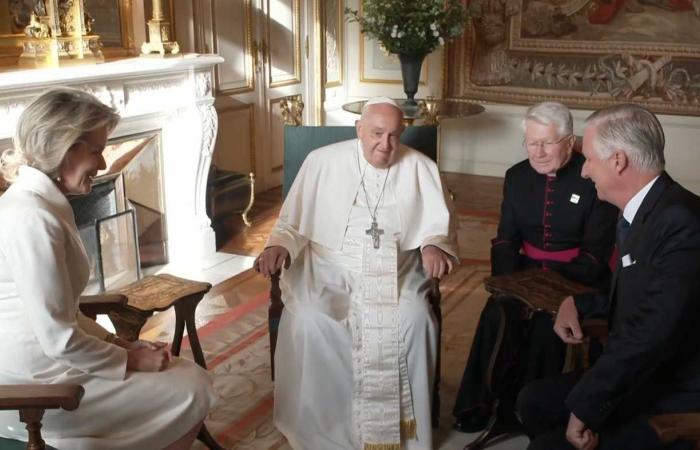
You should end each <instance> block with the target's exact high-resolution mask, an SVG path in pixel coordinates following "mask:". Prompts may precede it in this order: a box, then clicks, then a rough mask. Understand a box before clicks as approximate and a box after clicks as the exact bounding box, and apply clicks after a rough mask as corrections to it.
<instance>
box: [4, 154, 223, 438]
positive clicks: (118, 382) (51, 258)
mask: <svg viewBox="0 0 700 450" xmlns="http://www.w3.org/2000/svg"><path fill="white" fill-rule="evenodd" d="M88 274H89V266H88V260H87V256H86V254H85V249H84V248H83V245H82V243H81V242H80V237H79V236H78V231H77V229H76V226H75V221H74V219H73V211H72V209H71V207H70V204H69V203H68V200H67V199H66V197H65V196H64V195H63V194H62V193H61V192H60V191H59V190H58V188H57V187H56V185H55V184H54V183H53V181H51V180H50V179H49V177H47V176H46V175H44V174H43V173H42V172H40V171H38V170H36V169H33V168H31V167H26V166H23V167H20V172H19V177H18V179H17V181H15V182H14V183H13V184H12V186H11V187H10V188H9V189H8V190H7V192H5V194H3V195H2V197H0V384H35V383H36V384H50V383H74V384H80V385H82V386H83V387H84V388H85V395H84V397H83V399H82V400H81V402H80V407H78V409H76V410H75V411H63V410H48V411H46V414H45V415H44V419H43V428H42V430H41V431H42V436H43V438H44V439H45V440H46V442H47V443H48V444H49V445H51V446H52V447H55V448H58V449H59V450H117V449H131V450H155V449H161V448H163V447H165V446H166V445H168V444H170V443H172V442H173V441H175V440H176V439H178V438H180V437H182V436H184V435H185V433H187V432H188V431H189V430H190V429H191V428H193V427H194V426H195V425H196V424H197V423H198V422H199V421H200V420H201V419H202V417H204V415H205V414H206V413H207V411H208V410H209V408H210V406H211V405H212V403H213V402H214V400H215V395H214V392H213V389H212V386H211V380H210V378H209V375H208V374H207V373H206V372H205V371H204V370H203V369H202V368H201V367H199V366H197V365H196V364H194V363H193V362H191V361H188V360H185V359H181V358H174V360H173V361H172V362H171V364H170V366H169V367H168V368H167V369H166V370H165V371H163V372H127V371H126V360H127V354H126V350H125V349H123V348H121V347H117V346H116V345H112V344H109V343H107V342H105V341H104V338H105V336H106V335H107V334H108V333H107V331H106V330H105V329H104V328H102V327H101V326H99V325H98V324H97V323H95V322H94V321H92V320H90V319H88V318H86V317H85V316H83V314H82V313H81V312H80V310H79V309H78V299H79V296H80V293H81V292H82V291H83V289H84V287H85V285H86V283H87V280H88ZM0 436H3V437H9V438H14V439H22V440H26V439H27V431H26V430H25V428H24V424H22V423H21V422H20V421H19V414H18V412H17V411H0Z"/></svg>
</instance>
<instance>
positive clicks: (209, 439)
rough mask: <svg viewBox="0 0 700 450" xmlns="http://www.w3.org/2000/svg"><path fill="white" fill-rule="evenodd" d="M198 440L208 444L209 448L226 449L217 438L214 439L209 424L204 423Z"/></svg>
mask: <svg viewBox="0 0 700 450" xmlns="http://www.w3.org/2000/svg"><path fill="white" fill-rule="evenodd" d="M197 440H198V441H200V442H201V443H202V444H204V445H206V446H207V448H209V450H226V449H225V448H224V447H222V446H220V445H219V443H218V442H216V440H214V437H213V436H212V435H211V434H210V433H209V430H207V426H206V425H204V424H202V428H201V429H200V430H199V433H198V434H197Z"/></svg>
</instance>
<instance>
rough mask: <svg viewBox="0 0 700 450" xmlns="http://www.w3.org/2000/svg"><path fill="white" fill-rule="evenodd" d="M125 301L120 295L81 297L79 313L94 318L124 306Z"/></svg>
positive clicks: (123, 296)
mask: <svg viewBox="0 0 700 450" xmlns="http://www.w3.org/2000/svg"><path fill="white" fill-rule="evenodd" d="M127 300H128V299H127V298H126V296H125V295H122V294H101V295H81V296H80V311H82V313H83V314H85V315H86V316H88V317H92V318H94V317H95V316H96V315H98V314H107V313H109V312H110V311H114V310H115V309H118V308H120V307H122V306H124V305H126V302H127Z"/></svg>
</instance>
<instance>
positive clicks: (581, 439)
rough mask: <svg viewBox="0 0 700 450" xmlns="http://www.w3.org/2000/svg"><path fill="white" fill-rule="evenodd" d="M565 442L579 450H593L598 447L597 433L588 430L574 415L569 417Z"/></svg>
mask: <svg viewBox="0 0 700 450" xmlns="http://www.w3.org/2000/svg"><path fill="white" fill-rule="evenodd" d="M566 440H567V441H569V442H570V443H571V445H573V446H574V447H576V448H577V449H580V450H595V448H596V447H598V433H594V432H593V431H592V430H590V429H589V428H588V427H587V426H586V424H585V423H583V422H582V421H581V420H580V419H579V418H578V417H576V415H575V414H574V413H571V415H570V416H569V424H568V425H567V427H566Z"/></svg>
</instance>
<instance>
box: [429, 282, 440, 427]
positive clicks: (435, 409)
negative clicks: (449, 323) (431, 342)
mask: <svg viewBox="0 0 700 450" xmlns="http://www.w3.org/2000/svg"><path fill="white" fill-rule="evenodd" d="M441 300H442V295H441V294H440V282H439V280H438V279H437V278H433V280H432V281H431V286H430V290H429V292H428V302H429V303H430V305H431V306H432V308H433V315H434V316H435V320H436V321H437V331H438V336H437V355H436V358H435V379H434V381H433V404H432V408H431V411H430V415H431V421H432V425H433V428H438V427H439V426H440V377H441V372H442V370H441V369H442V368H441V365H442V362H441V360H442V307H441V306H440V302H441Z"/></svg>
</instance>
